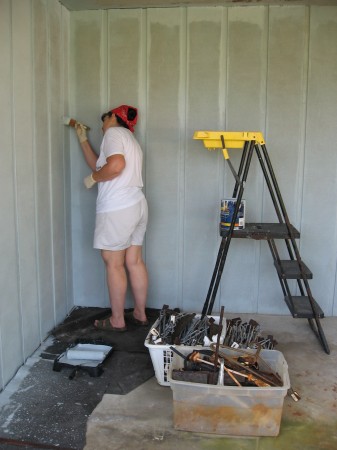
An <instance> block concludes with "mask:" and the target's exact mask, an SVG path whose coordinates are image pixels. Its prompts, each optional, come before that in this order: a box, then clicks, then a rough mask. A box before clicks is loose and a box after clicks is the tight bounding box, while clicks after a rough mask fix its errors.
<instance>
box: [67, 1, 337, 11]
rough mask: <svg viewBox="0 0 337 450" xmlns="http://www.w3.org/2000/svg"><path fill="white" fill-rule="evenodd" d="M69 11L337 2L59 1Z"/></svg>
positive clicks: (324, 3)
mask: <svg viewBox="0 0 337 450" xmlns="http://www.w3.org/2000/svg"><path fill="white" fill-rule="evenodd" d="M59 2H60V3H61V4H62V5H63V6H65V7H66V8H67V9H69V11H85V10H89V9H122V8H168V7H175V6H248V5H321V6H328V5H337V0H248V1H247V0H59Z"/></svg>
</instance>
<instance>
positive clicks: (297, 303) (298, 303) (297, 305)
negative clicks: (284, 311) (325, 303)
mask: <svg viewBox="0 0 337 450" xmlns="http://www.w3.org/2000/svg"><path fill="white" fill-rule="evenodd" d="M284 300H285V302H286V304H287V306H288V308H289V311H290V312H291V314H292V316H293V317H294V318H300V319H303V318H304V319H313V318H314V317H315V314H314V312H313V310H312V308H311V304H310V300H309V297H306V296H291V297H289V296H288V295H287V296H286V297H284ZM313 303H314V305H315V309H316V313H317V317H319V318H323V317H324V312H323V311H322V309H321V307H320V306H319V304H318V303H317V302H316V301H315V300H314V299H313Z"/></svg>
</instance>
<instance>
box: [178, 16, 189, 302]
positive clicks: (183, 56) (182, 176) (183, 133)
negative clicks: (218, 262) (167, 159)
mask: <svg viewBox="0 0 337 450" xmlns="http://www.w3.org/2000/svg"><path fill="white" fill-rule="evenodd" d="M180 15H181V17H180V45H181V50H180V65H181V77H180V87H179V92H180V96H179V97H180V99H181V100H180V104H179V106H178V107H179V109H180V113H181V117H182V119H183V120H181V121H180V123H181V126H180V140H179V141H180V145H179V152H180V155H179V156H180V157H179V182H178V186H179V188H178V195H179V198H178V202H179V203H178V204H179V208H178V210H179V217H180V220H179V229H178V236H180V243H179V244H180V245H178V287H179V289H178V302H179V300H180V305H181V307H182V306H183V304H184V298H183V295H184V279H185V277H184V267H185V264H184V258H185V225H186V224H185V222H186V217H185V214H186V212H185V204H186V198H185V195H186V144H187V112H186V111H187V83H188V80H187V76H188V73H187V58H188V48H187V47H188V44H187V39H188V33H187V20H188V14H187V8H186V7H181V9H180ZM178 304H179V303H178Z"/></svg>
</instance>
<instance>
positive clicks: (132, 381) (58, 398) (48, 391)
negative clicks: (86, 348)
mask: <svg viewBox="0 0 337 450" xmlns="http://www.w3.org/2000/svg"><path fill="white" fill-rule="evenodd" d="M98 310H99V309H98V308H83V309H77V310H75V311H74V313H73V314H72V315H70V317H68V318H67V319H66V321H65V322H64V323H63V324H61V325H60V326H59V327H57V328H56V329H55V330H53V336H52V337H51V338H49V339H48V341H47V342H46V344H45V345H44V346H43V347H41V349H39V350H38V351H37V352H36V354H35V355H34V357H32V358H30V359H29V360H28V361H27V363H26V365H25V366H23V367H22V368H21V369H20V370H19V371H18V373H17V375H16V377H14V379H13V380H12V381H11V383H9V385H8V386H7V387H6V389H5V390H4V391H3V392H2V393H1V394H0V448H1V449H5V448H8V449H10V448H11V446H12V444H11V443H10V440H13V443H14V442H19V441H22V442H27V443H29V446H28V447H27V448H29V449H30V450H32V449H34V448H35V447H34V443H35V444H36V448H46V449H47V448H52V447H53V446H55V447H56V448H67V449H69V448H70V449H75V450H77V449H83V447H84V445H85V433H86V423H87V419H88V417H89V416H90V414H91V413H92V411H93V410H94V409H95V407H96V406H97V405H98V404H99V402H100V401H101V399H102V398H103V396H104V394H106V393H108V394H115V395H118V396H123V395H126V394H127V393H129V392H131V391H132V390H133V389H135V388H137V387H138V386H139V385H141V384H142V383H144V382H145V381H146V380H148V379H149V378H151V377H153V375H154V371H153V366H152V361H151V358H150V355H149V353H148V350H147V348H146V347H145V346H144V341H145V337H146V334H147V332H148V328H146V327H141V328H139V327H138V328H137V327H132V326H129V331H128V332H127V333H108V332H102V331H99V330H96V329H95V328H94V327H93V325H92V324H93V320H94V318H95V317H97V311H98ZM99 312H101V316H102V313H103V314H104V315H106V314H107V312H108V311H106V310H104V311H99ZM153 314H156V313H155V311H154V312H153ZM150 317H151V315H150ZM152 320H153V321H154V319H152ZM77 340H82V341H83V340H86V341H87V342H89V343H94V342H96V343H97V342H104V343H106V344H107V345H111V346H112V347H113V352H112V354H111V356H110V357H108V358H107V359H106V360H105V361H104V364H103V368H104V372H103V374H102V375H101V376H99V377H91V376H90V375H89V374H88V373H87V372H85V371H83V370H80V371H79V372H78V373H77V375H76V377H75V378H74V379H69V375H71V373H72V371H73V369H71V368H62V369H61V371H60V372H56V371H54V370H53V364H54V359H55V358H56V357H57V356H58V355H59V354H60V353H62V352H63V351H65V350H66V348H67V347H68V346H69V345H71V344H73V343H74V342H76V341H77ZM1 438H2V442H1ZM4 439H8V441H9V442H8V443H5V441H4ZM13 445H14V444H13ZM16 445H19V444H16ZM5 446H7V447H5ZM43 446H45V447H43ZM48 446H49V447H48ZM20 448H25V446H24V444H23V443H22V444H21V445H20Z"/></svg>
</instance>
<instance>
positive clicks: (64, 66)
mask: <svg viewBox="0 0 337 450" xmlns="http://www.w3.org/2000/svg"><path fill="white" fill-rule="evenodd" d="M60 11H61V13H60V30H61V39H60V41H61V44H60V45H61V52H60V55H61V68H60V70H61V74H60V77H61V83H60V86H61V87H60V89H61V92H60V94H61V95H60V97H61V105H62V108H61V109H62V114H63V115H65V114H64V112H65V111H64V110H65V95H66V94H67V98H69V85H68V84H67V88H68V90H67V92H66V89H65V83H66V76H65V70H67V71H68V67H69V66H68V64H66V56H67V54H68V53H69V52H67V53H65V51H64V48H65V36H64V33H65V26H66V24H65V19H64V7H63V6H62V5H61V4H60ZM66 166H67V165H66V146H65V127H62V169H63V177H62V178H63V207H64V216H63V233H64V243H65V247H64V255H63V257H64V284H65V286H64V292H65V294H66V314H67V313H68V312H69V310H70V307H71V306H72V305H70V304H69V302H70V299H69V290H68V286H69V279H70V278H71V276H69V275H68V274H69V273H71V268H70V267H69V266H68V262H69V261H68V252H69V251H71V250H70V249H71V243H70V244H69V245H68V241H69V237H68V233H67V230H68V228H67V222H68V211H69V210H68V207H67V205H68V201H69V200H68V198H67V195H66V187H67V179H66V177H67V171H66Z"/></svg>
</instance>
